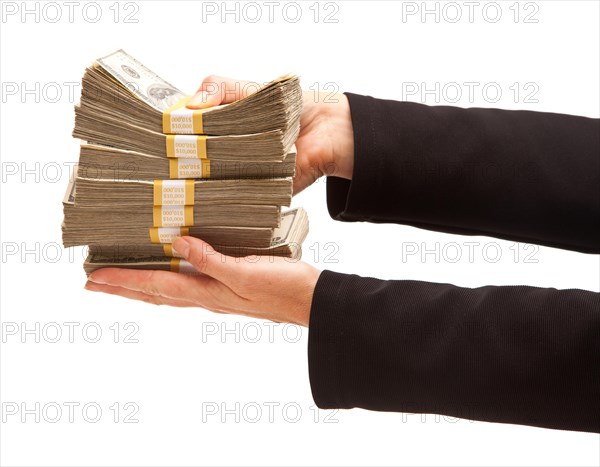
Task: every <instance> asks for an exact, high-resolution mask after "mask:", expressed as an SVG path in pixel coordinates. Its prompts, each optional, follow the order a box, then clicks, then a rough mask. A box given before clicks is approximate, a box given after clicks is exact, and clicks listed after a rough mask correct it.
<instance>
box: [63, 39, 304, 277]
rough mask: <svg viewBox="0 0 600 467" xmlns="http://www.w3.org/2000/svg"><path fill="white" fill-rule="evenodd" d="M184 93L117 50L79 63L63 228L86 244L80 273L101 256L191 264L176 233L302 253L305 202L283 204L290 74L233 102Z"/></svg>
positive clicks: (258, 251)
mask: <svg viewBox="0 0 600 467" xmlns="http://www.w3.org/2000/svg"><path fill="white" fill-rule="evenodd" d="M188 100H189V96H188V97H186V95H185V94H183V93H182V92H181V91H179V90H178V89H177V88H175V87H174V86H172V85H171V84H169V83H167V82H166V81H165V80H163V79H162V78H160V77H159V76H158V75H156V74H155V73H154V72H152V71H151V70H149V69H148V68H146V67H145V66H144V65H142V64H141V63H140V62H138V61H137V60H135V59H134V58H133V57H131V56H130V55H128V54H127V53H125V52H124V51H123V50H119V51H117V52H115V53H113V54H111V55H109V56H107V57H104V58H101V59H98V60H96V61H95V62H94V64H93V65H92V66H90V67H89V68H88V69H87V70H86V72H85V75H84V77H83V80H82V94H81V102H80V103H79V104H78V105H77V106H76V107H75V129H74V131H73V136H75V137H76V138H80V139H81V140H82V142H81V150H80V157H79V164H78V166H77V169H76V170H75V171H74V173H73V177H72V179H71V181H70V183H69V187H68V189H67V193H66V195H65V199H64V201H63V206H64V222H63V224H62V232H63V243H64V245H65V247H71V246H77V245H88V247H89V255H88V257H87V259H86V261H85V263H84V269H85V271H86V273H87V274H88V275H89V274H90V273H91V272H93V271H94V270H96V269H99V268H102V267H125V268H135V269H161V270H172V271H178V272H186V271H190V272H191V266H190V265H189V264H188V263H187V262H185V261H184V260H182V259H180V258H178V257H177V252H176V251H174V250H173V248H172V246H171V243H172V241H173V239H174V238H176V237H177V236H181V235H190V236H194V237H198V238H202V239H203V240H205V241H207V242H208V243H210V244H211V245H212V246H213V247H214V248H215V249H216V250H217V251H220V252H222V253H225V254H227V255H231V256H247V255H276V256H284V257H289V258H298V257H299V256H300V255H301V245H302V242H303V241H304V239H305V237H306V235H307V233H308V218H307V216H306V212H305V211H304V210H303V209H302V208H297V209H289V210H284V211H282V207H289V206H290V203H291V198H292V177H293V175H294V170H295V162H296V160H295V159H296V153H295V147H294V142H295V140H296V137H297V136H298V132H299V127H300V124H299V119H300V113H301V110H302V91H301V89H300V85H299V80H298V77H296V76H294V75H285V76H282V77H280V78H278V79H276V80H274V81H272V82H270V83H268V84H266V85H265V86H262V87H260V89H258V90H257V91H256V92H253V93H251V94H249V95H248V96H247V97H245V98H243V99H241V100H238V101H236V102H234V103H231V104H226V105H220V106H216V107H209V108H206V109H202V110H192V109H188V108H187V107H186V102H187V101H188Z"/></svg>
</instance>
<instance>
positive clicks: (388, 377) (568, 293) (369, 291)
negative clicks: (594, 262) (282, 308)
mask: <svg viewBox="0 0 600 467" xmlns="http://www.w3.org/2000/svg"><path fill="white" fill-rule="evenodd" d="M599 336H600V294H597V293H592V292H587V291H582V290H560V291H559V290H555V289H539V288H534V287H482V288H478V289H466V288H460V287H455V286H452V285H448V284H432V283H426V282H416V281H380V280H376V279H370V278H361V277H358V276H351V275H345V274H338V273H333V272H330V271H324V272H323V273H322V274H321V277H320V278H319V281H318V283H317V286H316V289H315V293H314V296H313V303H312V310H311V316H310V325H309V369H310V379H311V387H312V391H313V397H314V399H315V402H316V403H317V405H318V406H319V407H321V408H351V407H361V408H365V409H369V410H382V411H402V412H412V413H418V412H424V413H439V414H446V415H450V416H454V417H462V418H467V419H473V420H484V421H491V422H504V423H518V424H527V425H534V426H542V427H549V428H560V429H569V430H581V431H594V432H597V431H600V373H599V372H598V368H600V337H599Z"/></svg>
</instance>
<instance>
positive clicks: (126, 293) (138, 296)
mask: <svg viewBox="0 0 600 467" xmlns="http://www.w3.org/2000/svg"><path fill="white" fill-rule="evenodd" d="M85 289H86V290H89V291H91V292H102V293H106V294H109V295H117V296H119V297H124V298H128V299H130V300H138V301H140V302H144V303H151V304H153V305H168V306H174V307H179V308H187V307H198V304H197V303H194V302H190V301H188V300H173V299H170V298H165V297H161V296H158V295H148V294H145V293H143V292H137V291H135V290H129V289H126V288H124V287H117V286H113V285H106V284H96V283H94V282H89V281H88V282H87V283H86V284H85ZM206 309H207V310H209V311H212V312H213V313H219V314H220V315H225V314H228V313H227V312H225V311H218V310H210V309H209V308H206Z"/></svg>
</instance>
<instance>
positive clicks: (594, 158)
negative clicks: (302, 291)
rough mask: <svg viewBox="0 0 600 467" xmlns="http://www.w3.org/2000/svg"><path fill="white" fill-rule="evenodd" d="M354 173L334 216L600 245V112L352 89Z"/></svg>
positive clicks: (337, 192) (333, 204)
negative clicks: (402, 98)
mask: <svg viewBox="0 0 600 467" xmlns="http://www.w3.org/2000/svg"><path fill="white" fill-rule="evenodd" d="M347 96H348V99H349V102H350V110H351V113H352V124H353V127H354V147H355V154H354V171H353V176H352V181H348V180H344V179H340V178H335V177H329V178H328V180H327V200H328V207H329V212H330V214H331V216H332V217H333V218H335V219H337V220H342V221H369V222H394V223H400V224H408V225H412V226H416V227H421V228H426V229H431V230H438V231H444V232H449V233H457V234H470V235H489V236H494V237H498V238H504V239H509V240H516V241H523V242H528V243H538V244H542V245H548V246H555V247H559V248H565V249H572V250H577V251H582V252H587V253H600V120H598V119H591V118H586V117H576V116H571V115H560V114H553V113H545V112H530V111H509V110H498V109H479V108H472V109H462V108H457V107H447V106H427V105H422V104H415V103H410V102H396V101H389V100H382V99H374V98H372V97H366V96H360V95H355V94H347Z"/></svg>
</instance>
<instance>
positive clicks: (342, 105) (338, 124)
mask: <svg viewBox="0 0 600 467" xmlns="http://www.w3.org/2000/svg"><path fill="white" fill-rule="evenodd" d="M319 105H320V106H321V112H322V113H323V115H324V116H325V118H326V119H327V121H328V122H329V123H330V124H329V125H328V130H329V138H330V141H331V156H330V157H331V160H330V161H329V164H328V167H326V169H325V175H330V176H335V177H340V178H346V179H348V180H352V171H353V169H354V131H353V128H352V115H351V113H350V103H349V102H348V98H347V97H346V96H345V95H344V94H335V95H333V96H331V95H330V96H329V99H327V100H326V101H324V102H321V103H319Z"/></svg>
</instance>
